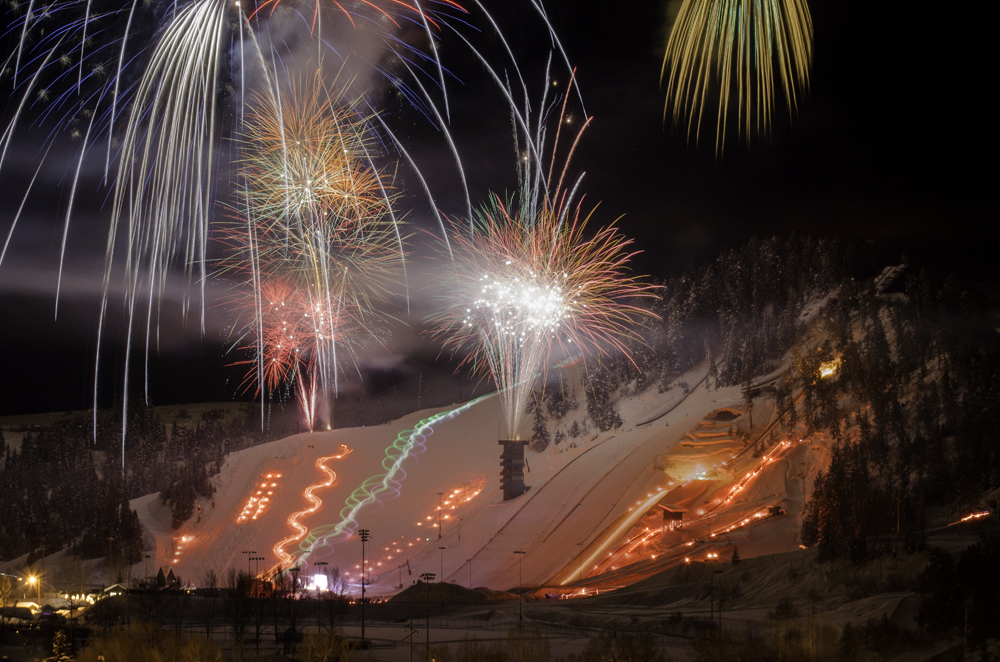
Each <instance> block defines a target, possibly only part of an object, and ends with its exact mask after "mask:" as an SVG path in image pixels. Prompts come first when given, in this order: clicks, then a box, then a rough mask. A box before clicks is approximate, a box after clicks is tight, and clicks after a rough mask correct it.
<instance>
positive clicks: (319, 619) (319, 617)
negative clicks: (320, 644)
mask: <svg viewBox="0 0 1000 662" xmlns="http://www.w3.org/2000/svg"><path fill="white" fill-rule="evenodd" d="M313 565H315V566H319V569H320V570H321V571H322V570H324V568H323V566H325V565H328V564H327V562H326V561H316V562H315V563H313ZM316 595H317V596H318V595H319V589H318V588H317V589H316ZM322 631H323V608H322V607H320V606H319V605H317V606H316V634H320V633H321V632H322Z"/></svg>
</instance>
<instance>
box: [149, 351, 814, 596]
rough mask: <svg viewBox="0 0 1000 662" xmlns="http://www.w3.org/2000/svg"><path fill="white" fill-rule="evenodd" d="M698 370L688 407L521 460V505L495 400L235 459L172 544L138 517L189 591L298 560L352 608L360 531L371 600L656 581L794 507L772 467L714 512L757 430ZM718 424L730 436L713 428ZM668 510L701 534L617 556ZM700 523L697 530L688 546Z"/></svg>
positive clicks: (647, 399) (750, 466) (676, 394)
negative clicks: (410, 589)
mask: <svg viewBox="0 0 1000 662" xmlns="http://www.w3.org/2000/svg"><path fill="white" fill-rule="evenodd" d="M578 370H579V367H578V366H571V367H569V368H566V371H567V374H566V378H567V382H568V383H575V384H576V387H575V388H576V389H577V390H580V386H579V384H580V383H581V382H580V380H579V377H580V375H579V374H576V372H578ZM703 370H704V368H699V369H698V370H695V371H692V373H691V374H689V375H685V376H684V378H683V379H682V380H679V381H686V382H687V383H694V384H695V386H694V387H693V388H691V389H690V391H689V392H686V393H685V392H683V391H681V389H679V388H675V389H671V390H668V391H667V392H666V393H662V394H660V393H653V392H650V393H646V394H644V395H641V396H639V397H638V398H636V399H632V400H628V401H624V402H622V403H620V405H619V410H620V412H621V415H622V418H623V420H625V424H624V426H623V427H622V428H621V429H618V430H613V431H610V432H608V433H603V434H599V433H597V432H596V431H594V430H590V432H589V433H585V434H584V435H583V436H580V437H578V438H576V439H570V438H567V439H566V441H564V442H563V443H562V444H560V445H554V444H550V445H549V447H548V449H546V450H545V451H544V452H542V453H534V452H532V451H530V450H528V451H527V461H528V469H527V472H526V474H525V484H526V485H527V486H529V489H528V491H527V492H526V493H525V494H523V495H521V496H520V497H517V498H515V499H512V500H510V501H506V502H505V501H503V500H502V498H501V491H500V485H499V468H500V450H501V449H500V446H499V444H498V437H499V434H500V423H499V421H500V419H501V412H500V404H499V401H498V399H497V398H496V397H493V396H485V397H483V398H479V399H478V400H475V401H473V402H470V403H460V404H458V405H454V406H451V407H446V408H441V409H432V410H424V411H421V412H416V413H414V414H411V415H409V416H406V417H404V418H402V419H399V420H398V421H395V422H393V423H391V424H386V425H379V426H373V427H363V428H352V429H340V430H333V431H325V432H316V433H305V434H298V435H294V436H291V437H288V438H286V439H282V440H279V441H275V442H271V443H268V444H264V445H261V446H258V447H255V448H251V449H247V450H243V451H239V452H236V453H233V454H231V455H229V456H228V457H227V458H226V461H225V463H224V464H223V467H222V472H221V473H220V474H219V475H218V476H216V477H215V478H214V479H213V480H214V485H215V488H216V493H215V495H214V498H213V499H212V500H203V501H201V502H200V503H199V509H198V512H197V513H196V515H195V516H194V517H192V518H191V520H189V521H188V522H187V523H185V524H184V525H183V526H182V527H181V528H180V529H179V530H177V531H172V530H171V529H170V526H169V523H170V512H169V509H168V508H167V507H166V506H164V505H163V504H162V503H161V502H160V500H159V498H158V497H157V495H148V496H145V497H142V498H140V499H136V500H135V501H133V504H132V505H133V508H135V509H136V510H137V511H138V512H139V515H140V518H141V520H142V522H143V524H144V525H145V526H146V528H147V529H148V531H149V533H150V534H151V538H153V540H154V551H153V552H151V556H152V557H153V558H154V559H155V561H156V565H169V566H171V567H173V569H174V572H175V574H176V575H177V576H179V577H180V578H181V579H182V581H184V582H185V583H189V584H192V585H204V584H205V578H206V573H207V572H208V571H209V570H214V571H215V572H216V573H217V574H218V575H219V576H223V577H224V576H225V574H226V572H227V571H229V570H230V569H242V570H248V569H249V570H250V571H251V572H254V573H257V572H263V571H264V570H265V569H270V568H273V567H277V566H278V565H279V562H280V561H281V560H282V559H285V560H288V559H295V562H297V563H299V564H300V565H301V566H302V571H301V574H302V575H304V576H306V577H308V576H311V575H313V574H322V573H323V572H325V571H328V570H330V569H332V568H338V569H339V570H340V572H341V573H342V576H343V577H344V578H345V579H346V580H347V584H348V586H347V590H348V591H349V592H350V593H352V594H356V593H360V567H361V556H362V549H361V541H360V539H359V537H358V535H356V532H357V530H358V529H362V528H363V529H367V530H368V531H369V532H370V541H369V543H368V545H367V550H366V551H367V559H368V566H367V567H368V572H369V574H368V583H367V586H368V588H367V590H368V592H369V594H371V595H374V596H384V595H390V594H393V593H395V592H398V590H399V589H400V588H401V587H405V586H408V585H410V584H411V583H413V582H414V581H416V580H417V578H418V577H419V576H420V575H421V574H422V573H433V574H434V575H435V576H436V579H435V580H436V581H437V580H440V578H441V577H442V576H443V578H444V580H445V581H449V582H456V583H460V584H463V585H470V584H471V585H472V586H488V587H491V588H497V589H510V588H515V587H517V586H518V585H519V584H523V585H525V586H530V585H550V586H552V585H559V584H567V583H571V582H572V581H575V580H578V579H580V578H581V577H582V578H584V582H583V583H587V582H588V581H593V579H592V577H593V575H595V574H604V573H606V572H617V571H618V570H619V564H628V563H629V558H630V557H632V555H633V554H636V556H635V558H632V559H631V563H635V562H638V561H643V560H644V561H645V562H646V565H647V566H648V567H649V568H650V569H651V571H654V570H655V568H656V567H658V566H659V563H657V562H651V561H652V559H651V558H650V555H651V554H655V553H656V551H649V550H660V555H661V556H662V558H663V559H666V557H667V556H669V554H665V552H664V550H665V549H667V548H670V547H671V546H673V547H678V546H681V545H687V544H688V539H689V538H692V537H693V536H694V535H695V534H696V532H697V533H698V534H700V535H702V536H704V535H705V530H704V522H706V521H708V522H712V524H709V526H716V528H717V529H718V530H720V531H721V530H722V529H723V528H726V527H730V528H731V527H732V526H733V525H734V524H736V523H738V522H739V521H740V520H741V519H742V518H746V517H748V516H751V515H753V513H755V512H758V511H759V510H760V508H761V507H764V506H766V505H769V504H771V503H774V502H775V501H776V500H778V501H781V500H782V499H783V500H784V501H783V502H786V503H787V502H788V499H790V498H792V497H791V495H790V492H791V491H793V490H790V489H786V488H787V484H788V480H787V475H786V474H787V473H788V471H787V470H788V467H789V466H790V464H789V462H788V461H787V460H786V459H780V460H776V462H772V463H771V464H773V465H774V466H768V467H766V468H763V467H762V472H764V473H761V475H760V476H754V477H753V480H752V481H751V482H750V483H748V484H747V486H746V492H745V493H741V494H740V495H739V499H731V500H730V501H729V502H726V503H722V499H724V497H725V495H726V494H727V490H730V491H731V490H732V489H733V486H734V485H736V484H737V483H738V482H739V480H741V479H742V478H743V477H744V476H746V475H748V473H749V472H750V471H753V470H754V469H755V468H756V467H757V466H758V465H760V464H761V462H763V460H758V459H753V458H751V457H750V454H749V453H744V454H743V455H741V456H740V457H739V458H738V459H736V460H734V458H735V457H736V456H737V454H738V453H740V452H741V451H743V450H744V449H745V447H744V444H743V442H742V441H740V440H738V439H736V438H734V437H733V436H732V434H731V429H732V427H733V426H734V425H737V424H741V423H742V424H743V425H744V426H746V425H747V423H746V421H745V418H746V417H745V412H743V411H742V410H741V409H739V406H738V405H739V403H740V402H741V395H740V391H739V389H738V388H737V387H733V388H728V389H720V390H709V389H707V388H706V387H705V385H704V383H703V382H704V380H703V376H704V375H703ZM699 371H700V372H699ZM573 395H575V397H576V399H577V401H578V402H580V403H581V405H580V406H579V407H578V409H577V410H576V411H574V412H571V413H570V414H569V415H567V417H566V418H565V419H563V421H561V422H560V425H565V426H566V427H569V425H571V422H572V421H573V420H576V421H578V422H583V421H584V420H585V416H584V412H583V406H582V402H583V401H584V398H583V394H582V392H580V393H576V394H573ZM720 411H726V412H728V414H727V415H726V416H727V417H728V420H724V421H722V422H719V421H713V420H710V418H711V417H712V416H714V415H715V414H717V413H718V412H720ZM706 417H709V419H706ZM771 417H773V412H771V411H769V410H768V407H767V406H766V403H758V405H757V407H755V419H756V420H755V424H756V425H755V430H757V429H758V428H761V429H764V428H766V427H767V425H768V424H769V422H770V420H769V419H770V418H771ZM758 421H760V422H759V423H758ZM550 427H552V429H553V431H554V429H555V426H554V425H551V424H550ZM526 433H527V431H522V435H525V434H526ZM783 452H787V450H786V451H783ZM796 452H797V451H796ZM658 458H659V462H660V466H661V468H660V469H657V468H655V467H656V466H657V463H658ZM729 462H736V464H734V465H733V466H732V467H730V466H728V463H729ZM664 463H665V464H666V468H662V465H663V464H664ZM782 467H783V469H781V468H782ZM794 491H795V492H799V491H800V490H794ZM741 492H742V489H741ZM684 495H686V496H684ZM264 499H266V500H264ZM671 499H686V500H687V505H688V506H690V511H691V512H690V513H689V519H691V520H692V521H693V522H694V523H692V524H690V525H685V526H687V527H688V528H682V529H681V530H679V531H673V532H668V533H664V535H663V536H662V540H661V539H657V540H652V537H651V538H650V541H649V542H650V544H649V545H647V547H648V550H647V554H646V556H645V557H643V556H642V550H639V552H638V553H636V552H635V550H633V551H623V550H624V549H626V548H628V547H631V546H632V545H630V544H629V543H631V540H632V538H633V537H635V536H636V535H637V534H638V533H639V532H642V530H643V527H644V526H645V528H646V529H647V530H648V528H649V527H648V523H649V521H650V514H649V513H650V512H651V510H654V509H655V508H656V505H657V503H660V502H664V501H669V500H671ZM439 503H440V504H441V506H442V509H441V510H440V511H439V510H438V506H439ZM795 510H796V514H797V508H795ZM709 511H711V512H709ZM439 517H440V522H441V524H442V526H441V530H440V533H439V529H438V526H437V525H438V521H439ZM789 519H790V518H789ZM644 522H645V524H644ZM699 522H701V526H702V527H703V528H702V529H697V530H696V529H695V528H692V527H697V526H698V523H699ZM306 532H308V533H306ZM654 533H655V532H654ZM668 534H669V535H668ZM657 535H659V534H657ZM670 536H673V537H670ZM720 540H722V538H720ZM282 541H285V543H284V546H283V547H282V546H281V544H280V543H282ZM300 545H301V546H300ZM310 545H311V547H310ZM623 545H625V547H623ZM794 546H795V545H794V536H793V535H787V531H785V532H783V534H782V535H780V536H777V538H776V539H775V540H774V541H773V543H772V544H768V545H761V547H762V551H761V553H770V552H773V551H784V550H786V549H791V548H794ZM764 548H766V551H764ZM644 549H645V548H644ZM515 552H524V554H523V555H522V554H517V553H515ZM623 554H624V556H622V555H623ZM616 555H617V556H616ZM675 556H676V554H675ZM744 556H746V555H745V554H744ZM258 557H263V560H251V559H257V558H258ZM609 558H610V559H611V562H609V561H608V559H609ZM616 559H617V562H615V560H616ZM317 562H320V563H325V564H326V565H325V566H324V565H316V563H317ZM282 565H284V566H285V567H287V566H288V565H290V563H284V564H282ZM612 565H614V566H615V567H612ZM151 567H152V564H151ZM644 567H645V566H644ZM646 574H648V573H643V576H645V575H646ZM588 575H591V578H590V579H588V578H587V576H588Z"/></svg>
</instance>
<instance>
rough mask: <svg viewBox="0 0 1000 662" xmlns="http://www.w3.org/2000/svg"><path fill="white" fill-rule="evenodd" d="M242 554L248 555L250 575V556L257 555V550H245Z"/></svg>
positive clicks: (248, 572) (248, 571)
mask: <svg viewBox="0 0 1000 662" xmlns="http://www.w3.org/2000/svg"><path fill="white" fill-rule="evenodd" d="M241 553H242V554H246V555H247V574H248V575H249V574H250V561H251V559H250V556H251V555H252V554H256V553H257V552H256V551H255V550H251V549H244V550H243V551H242V552H241Z"/></svg>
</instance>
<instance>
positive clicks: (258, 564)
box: [250, 556, 265, 577]
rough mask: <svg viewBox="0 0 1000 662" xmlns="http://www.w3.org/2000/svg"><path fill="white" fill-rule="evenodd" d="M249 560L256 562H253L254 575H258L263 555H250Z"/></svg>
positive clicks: (263, 558)
mask: <svg viewBox="0 0 1000 662" xmlns="http://www.w3.org/2000/svg"><path fill="white" fill-rule="evenodd" d="M250 560H251V561H256V563H255V564H254V577H260V562H261V561H263V560H265V557H263V556H254V557H251V559H250Z"/></svg>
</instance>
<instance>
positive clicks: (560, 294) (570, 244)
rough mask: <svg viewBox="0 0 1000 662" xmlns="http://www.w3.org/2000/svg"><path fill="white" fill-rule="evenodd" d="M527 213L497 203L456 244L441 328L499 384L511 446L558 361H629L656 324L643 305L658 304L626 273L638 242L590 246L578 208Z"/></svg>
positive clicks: (611, 235)
mask: <svg viewBox="0 0 1000 662" xmlns="http://www.w3.org/2000/svg"><path fill="white" fill-rule="evenodd" d="M528 210H529V209H528V208H527V207H524V206H521V207H519V208H517V209H515V211H513V212H511V211H510V207H509V205H504V204H502V203H501V201H500V200H499V199H497V198H496V197H494V198H493V199H492V202H491V204H490V205H488V206H487V207H486V208H485V209H483V210H482V211H481V213H480V214H479V216H478V219H477V223H476V226H475V230H476V231H475V232H474V233H471V234H468V235H461V236H459V237H458V238H457V239H455V242H454V243H455V253H456V257H455V260H456V268H455V271H454V282H453V283H450V284H449V288H448V291H449V299H448V305H447V308H446V311H445V312H444V313H443V314H442V315H441V317H440V318H439V319H438V329H439V333H442V334H444V335H445V336H446V345H447V346H449V347H451V348H452V349H455V350H459V351H462V352H465V353H466V358H465V361H466V362H467V363H470V364H471V365H472V366H473V368H474V370H475V371H477V372H483V373H485V372H488V373H489V374H491V375H492V376H493V378H494V380H495V382H496V384H497V386H498V388H499V389H500V398H501V403H502V406H503V410H504V418H505V423H506V425H507V432H508V434H509V435H510V436H511V438H516V436H517V431H518V428H519V426H520V423H521V421H522V419H523V418H524V415H525V411H526V408H527V404H528V396H529V395H530V393H531V389H532V386H533V384H534V380H535V377H536V376H537V375H538V373H539V372H540V371H541V370H542V368H543V367H544V366H546V365H547V364H548V363H549V361H550V359H551V358H552V354H553V353H554V352H558V353H560V354H564V355H573V354H578V353H586V352H593V351H595V350H596V351H598V352H605V351H607V350H608V349H611V348H616V349H619V350H622V351H625V346H624V344H623V338H624V337H626V336H629V335H630V334H631V333H632V328H633V326H634V324H635V322H636V321H637V320H638V319H640V318H642V317H643V316H644V315H647V314H648V312H647V311H646V310H644V309H643V308H641V307H639V306H637V305H636V303H635V300H636V298H637V297H643V296H649V295H650V294H651V292H650V290H651V287H650V286H649V285H644V284H643V283H641V282H640V281H638V280H637V279H636V278H634V277H633V276H631V275H630V274H629V273H628V269H627V264H628V261H629V259H630V257H631V256H632V255H633V253H629V252H628V248H629V245H630V243H631V242H630V241H629V240H627V239H625V238H624V237H623V236H622V235H621V234H620V233H619V232H618V231H617V230H616V229H615V228H614V227H605V228H602V229H600V230H599V231H598V232H597V233H596V234H595V235H593V236H592V237H588V236H587V233H586V232H585V230H586V226H587V218H586V217H581V208H580V205H579V204H577V205H576V207H575V208H573V209H572V210H565V209H563V208H562V207H561V206H559V207H555V208H552V207H550V206H548V205H547V204H543V205H542V207H541V209H540V211H539V212H538V213H535V214H529V213H526V212H528Z"/></svg>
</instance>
